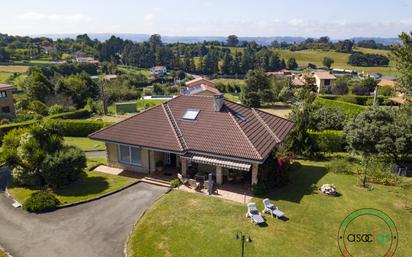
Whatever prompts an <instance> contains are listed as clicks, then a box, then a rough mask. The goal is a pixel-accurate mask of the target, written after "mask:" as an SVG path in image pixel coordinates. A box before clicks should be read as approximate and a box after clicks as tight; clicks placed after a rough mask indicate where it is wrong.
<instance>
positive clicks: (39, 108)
mask: <svg viewBox="0 0 412 257" xmlns="http://www.w3.org/2000/svg"><path fill="white" fill-rule="evenodd" d="M29 110H31V111H33V112H35V113H37V114H39V115H41V116H47V115H48V114H49V110H48V107H47V105H45V104H44V103H42V102H40V101H38V100H33V101H31V102H30V104H29Z"/></svg>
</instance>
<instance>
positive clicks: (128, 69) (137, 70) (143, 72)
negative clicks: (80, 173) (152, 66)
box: [119, 66, 152, 78]
mask: <svg viewBox="0 0 412 257" xmlns="http://www.w3.org/2000/svg"><path fill="white" fill-rule="evenodd" d="M119 69H120V70H121V71H123V72H126V73H129V74H133V75H138V74H141V75H143V76H145V77H146V78H149V77H151V76H152V74H151V73H150V71H149V70H145V69H141V68H133V67H126V66H119Z"/></svg>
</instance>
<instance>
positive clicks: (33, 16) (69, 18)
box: [17, 12, 92, 22]
mask: <svg viewBox="0 0 412 257" xmlns="http://www.w3.org/2000/svg"><path fill="white" fill-rule="evenodd" d="M17 18H18V19H20V20H24V21H52V22H90V21H92V18H90V17H88V16H85V15H82V14H69V15H65V14H45V13H38V12H27V13H23V14H21V15H18V16H17Z"/></svg>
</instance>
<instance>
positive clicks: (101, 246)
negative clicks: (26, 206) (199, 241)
mask: <svg viewBox="0 0 412 257" xmlns="http://www.w3.org/2000/svg"><path fill="white" fill-rule="evenodd" d="M5 177H6V173H5V172H1V170H0V189H1V187H2V186H4V181H5ZM166 191H167V188H163V187H157V186H153V185H149V184H145V183H138V184H137V185H135V186H132V187H130V188H128V189H126V190H124V191H122V192H119V193H117V194H114V195H111V196H108V197H106V198H103V199H101V200H98V201H94V202H91V203H87V204H83V205H78V206H75V207H70V208H66V209H61V210H57V211H55V212H51V213H46V214H39V215H37V214H30V213H27V212H24V211H22V210H18V209H14V208H13V207H12V206H11V201H10V200H9V199H8V198H7V197H6V196H5V194H4V193H3V192H0V245H2V246H3V247H4V248H5V249H6V250H7V251H9V252H10V253H11V254H12V255H13V256H14V257H105V256H107V257H117V256H119V257H120V256H124V253H123V247H124V245H125V242H126V240H127V236H128V234H129V233H130V232H131V230H132V229H133V225H134V224H135V222H136V221H137V220H138V219H139V218H140V217H141V215H142V214H143V212H144V211H145V210H146V209H147V208H148V207H149V206H151V205H152V204H153V202H154V201H155V200H156V199H158V198H159V197H160V196H161V195H163V194H164V193H165V192H166Z"/></svg>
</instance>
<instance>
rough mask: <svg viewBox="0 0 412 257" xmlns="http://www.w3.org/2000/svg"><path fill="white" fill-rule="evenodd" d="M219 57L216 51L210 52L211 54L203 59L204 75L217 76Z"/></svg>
mask: <svg viewBox="0 0 412 257" xmlns="http://www.w3.org/2000/svg"><path fill="white" fill-rule="evenodd" d="M218 65H219V57H218V55H217V53H216V51H209V53H208V54H207V55H206V56H205V57H204V58H203V65H202V68H203V73H204V74H216V73H217V72H218V69H219V67H218Z"/></svg>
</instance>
